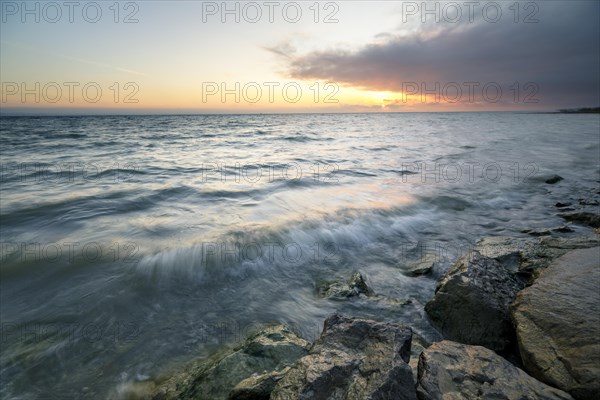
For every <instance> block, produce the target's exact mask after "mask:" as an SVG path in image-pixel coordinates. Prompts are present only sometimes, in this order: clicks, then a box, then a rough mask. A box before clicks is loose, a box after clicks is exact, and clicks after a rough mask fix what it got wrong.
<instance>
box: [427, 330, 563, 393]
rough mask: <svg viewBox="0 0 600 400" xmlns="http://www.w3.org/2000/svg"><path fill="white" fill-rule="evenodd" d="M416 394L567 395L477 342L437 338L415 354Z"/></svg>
mask: <svg viewBox="0 0 600 400" xmlns="http://www.w3.org/2000/svg"><path fill="white" fill-rule="evenodd" d="M417 396H418V398H419V399H422V400H436V399H439V400H442V399H444V400H446V399H457V400H458V399H465V400H466V399H515V400H517V399H518V400H521V399H531V400H533V399H548V400H550V399H557V400H558V399H563V400H566V399H571V396H569V395H568V394H567V393H565V392H563V391H561V390H558V389H555V388H553V387H550V386H548V385H546V384H544V383H542V382H540V381H538V380H536V379H535V378H532V377H531V376H529V375H527V374H526V373H525V372H523V371H522V370H520V369H519V368H517V367H515V366H514V365H512V364H511V363H509V362H508V361H506V360H505V359H504V358H502V357H500V356H499V355H497V354H496V353H494V352H493V351H491V350H489V349H486V348H485V347H481V346H470V345H464V344H460V343H456V342H451V341H447V340H445V341H442V342H437V343H434V344H433V345H431V346H430V347H429V348H427V349H425V350H424V351H423V353H421V356H420V357H419V373H418V382H417Z"/></svg>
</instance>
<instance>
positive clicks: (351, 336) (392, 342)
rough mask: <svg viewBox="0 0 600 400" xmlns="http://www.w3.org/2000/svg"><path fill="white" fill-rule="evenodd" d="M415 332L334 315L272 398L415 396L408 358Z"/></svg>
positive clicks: (335, 399)
mask: <svg viewBox="0 0 600 400" xmlns="http://www.w3.org/2000/svg"><path fill="white" fill-rule="evenodd" d="M411 336H412V332H411V329H410V328H407V327H402V326H400V325H397V324H393V323H383V322H376V321H370V320H364V319H355V318H347V317H344V316H340V315H334V316H332V317H329V318H328V319H327V320H326V321H325V326H324V328H323V332H322V333H321V336H320V337H319V338H318V339H317V341H316V342H315V343H314V345H313V347H312V348H311V350H310V352H309V354H308V355H306V356H304V357H303V358H301V359H300V360H298V362H297V363H296V364H295V365H294V366H292V368H291V369H290V371H289V372H288V373H287V374H286V375H285V376H284V377H283V379H281V380H280V381H279V382H278V383H277V385H276V386H275V389H274V390H273V392H272V393H271V399H272V400H290V399H298V400H309V399H310V400H364V399H372V400H376V399H381V400H384V399H395V400H400V399H415V398H416V395H415V389H414V381H413V377H412V372H411V369H410V367H409V366H408V364H407V362H408V361H409V358H410V346H411Z"/></svg>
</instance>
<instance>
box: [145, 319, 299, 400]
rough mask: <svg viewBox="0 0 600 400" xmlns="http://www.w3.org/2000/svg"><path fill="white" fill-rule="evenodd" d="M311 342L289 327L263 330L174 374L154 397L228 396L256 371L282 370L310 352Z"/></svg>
mask: <svg viewBox="0 0 600 400" xmlns="http://www.w3.org/2000/svg"><path fill="white" fill-rule="evenodd" d="M309 348H310V343H309V342H307V341H306V340H304V339H301V338H299V337H298V336H296V335H295V334H294V333H292V332H291V331H290V330H289V329H288V328H287V327H285V326H282V325H277V326H273V327H269V328H266V329H263V330H261V331H260V332H258V333H256V334H254V335H253V336H251V337H250V338H248V339H247V340H246V342H245V343H244V344H242V345H241V346H239V347H238V348H236V349H234V350H233V351H230V352H226V353H225V354H219V355H217V356H215V357H212V358H211V359H209V360H202V361H200V362H198V363H197V364H196V365H192V366H190V367H188V368H187V369H186V371H184V372H182V373H180V374H177V375H175V376H173V377H172V378H170V379H169V380H168V381H167V382H165V383H164V384H163V385H160V386H159V387H158V388H157V390H156V391H155V393H154V397H153V399H154V400H162V399H197V400H203V399H206V400H219V399H223V400H226V399H227V398H228V397H229V394H230V392H231V391H232V389H233V388H234V387H235V386H236V385H237V384H239V383H240V382H241V381H243V380H245V379H247V378H249V377H251V376H252V375H253V374H263V373H268V372H277V371H281V370H283V369H284V368H286V367H288V366H290V365H291V364H293V363H294V362H295V361H296V360H297V359H299V358H300V357H302V356H304V355H305V354H307V352H308V349H309Z"/></svg>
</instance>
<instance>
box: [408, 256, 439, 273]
mask: <svg viewBox="0 0 600 400" xmlns="http://www.w3.org/2000/svg"><path fill="white" fill-rule="evenodd" d="M434 265H435V257H434V256H426V257H425V259H424V260H422V261H419V262H416V263H413V264H409V265H408V267H407V268H406V269H405V270H404V271H403V273H404V275H408V276H420V275H427V274H428V273H430V272H431V270H432V269H433V266H434Z"/></svg>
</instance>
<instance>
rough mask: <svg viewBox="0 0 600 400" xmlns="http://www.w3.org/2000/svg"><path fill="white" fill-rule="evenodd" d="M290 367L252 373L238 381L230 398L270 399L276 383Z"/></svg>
mask: <svg viewBox="0 0 600 400" xmlns="http://www.w3.org/2000/svg"><path fill="white" fill-rule="evenodd" d="M287 371H289V367H287V368H285V369H283V370H282V371H272V372H269V373H266V374H262V375H256V374H255V375H252V376H251V377H250V378H247V379H244V380H243V381H241V382H240V383H238V384H237V385H236V386H235V387H234V388H233V390H232V391H231V393H229V400H269V398H270V397H271V392H272V391H273V388H274V387H275V384H276V383H277V382H278V381H280V380H281V378H283V376H284V375H285V373H286V372H287Z"/></svg>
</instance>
